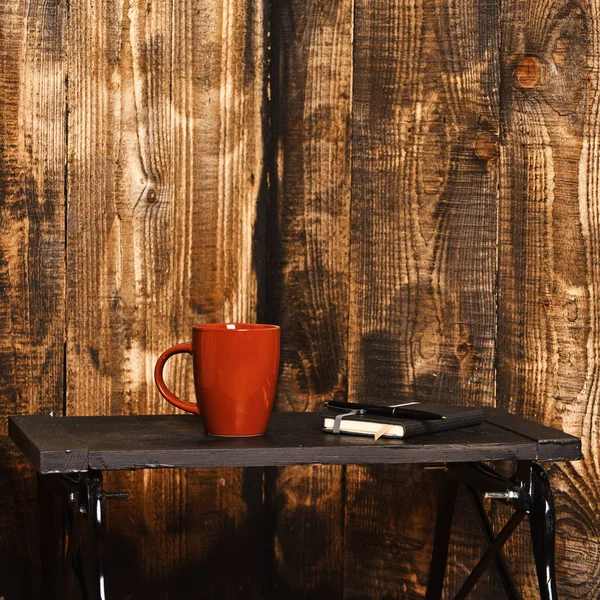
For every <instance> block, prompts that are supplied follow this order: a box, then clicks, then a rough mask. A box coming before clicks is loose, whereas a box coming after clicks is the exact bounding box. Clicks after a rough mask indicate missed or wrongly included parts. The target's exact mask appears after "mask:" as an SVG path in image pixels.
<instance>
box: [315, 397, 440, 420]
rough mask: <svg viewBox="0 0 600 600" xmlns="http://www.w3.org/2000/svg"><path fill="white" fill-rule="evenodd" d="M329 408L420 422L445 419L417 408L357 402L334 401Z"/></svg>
mask: <svg viewBox="0 0 600 600" xmlns="http://www.w3.org/2000/svg"><path fill="white" fill-rule="evenodd" d="M325 406H326V407H327V408H333V409H334V410H356V411H358V413H359V414H363V415H379V416H382V417H404V418H408V419H418V420H419V421H433V420H436V419H445V418H446V417H445V416H444V415H441V414H439V413H436V412H432V411H430V410H419V409H417V408H409V406H410V405H407V406H381V405H378V404H357V403H356V402H338V401H337V400H332V401H331V402H326V403H325Z"/></svg>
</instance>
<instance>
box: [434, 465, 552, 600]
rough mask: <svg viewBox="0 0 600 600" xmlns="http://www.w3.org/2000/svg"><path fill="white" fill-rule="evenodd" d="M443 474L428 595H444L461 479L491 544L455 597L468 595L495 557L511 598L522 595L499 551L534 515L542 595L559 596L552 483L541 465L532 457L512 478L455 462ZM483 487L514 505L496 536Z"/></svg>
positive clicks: (488, 494)
mask: <svg viewBox="0 0 600 600" xmlns="http://www.w3.org/2000/svg"><path fill="white" fill-rule="evenodd" d="M443 478H444V479H445V481H443V482H442V483H440V485H439V488H438V489H439V495H438V507H437V519H436V530H435V539H434V547H433V554H432V560H431V569H430V573H429V580H428V583H427V595H426V600H438V599H439V598H440V597H441V593H442V588H443V582H444V572H445V568H446V560H447V556H448V544H449V541H450V528H451V525H452V516H453V514H454V507H455V503H456V491H457V488H458V485H459V484H460V483H463V484H465V485H466V487H467V491H468V492H469V495H470V497H471V500H472V501H473V505H474V507H475V510H476V513H477V517H478V520H479V523H480V525H481V527H482V529H483V532H484V535H485V537H486V540H487V542H488V545H489V547H488V550H487V551H486V552H485V553H484V555H483V556H482V557H481V559H480V561H479V563H478V564H477V565H476V566H475V568H474V569H473V572H472V573H471V574H470V575H469V577H468V578H467V580H466V581H465V583H464V584H463V585H462V587H461V588H460V590H459V591H458V593H457V595H456V596H455V600H462V599H463V598H465V597H466V596H467V594H468V593H469V592H470V590H471V589H473V587H474V586H475V584H476V583H477V581H478V580H479V578H480V577H481V575H482V574H483V572H484V571H485V569H486V567H487V566H488V565H489V564H490V563H491V562H492V561H494V563H495V565H496V569H497V570H498V574H499V575H500V579H501V580H502V583H503V586H504V589H505V591H506V594H507V597H508V598H509V599H510V600H519V598H520V596H519V594H518V592H517V590H516V587H515V585H514V582H513V581H512V578H511V577H510V574H509V573H508V570H507V568H506V564H505V562H504V559H503V558H502V556H501V555H500V554H499V552H500V549H501V547H502V546H503V545H504V543H505V542H506V541H507V540H508V539H509V537H510V536H511V534H512V533H513V531H514V530H515V529H516V528H517V526H518V525H519V523H520V522H521V521H522V520H523V519H524V518H525V516H527V517H528V518H529V524H530V529H531V538H532V542H533V551H534V556H535V562H536V570H537V575H538V582H539V587H540V597H541V600H558V595H557V591H556V575H555V568H554V504H553V502H552V493H551V490H550V484H549V483H548V478H547V477H546V474H545V473H544V471H543V469H542V467H541V466H540V465H538V464H536V463H532V462H520V463H517V469H516V471H515V473H514V474H513V476H512V477H510V478H507V477H503V476H501V475H499V474H498V473H496V472H495V471H494V470H493V469H491V468H490V467H488V466H487V465H485V464H483V463H467V464H452V465H448V466H447V467H445V473H444V474H443ZM478 492H479V493H483V495H484V497H486V498H491V499H492V500H496V501H500V502H503V503H505V504H508V505H509V506H511V507H512V508H513V509H514V510H515V513H514V515H513V516H512V517H511V518H510V520H509V521H508V523H507V524H506V525H505V526H504V528H503V529H502V531H501V532H500V533H499V534H498V535H497V536H494V534H493V532H492V527H491V524H490V522H489V520H488V518H487V515H486V514H485V510H484V508H483V504H482V503H481V501H480V500H479V496H478Z"/></svg>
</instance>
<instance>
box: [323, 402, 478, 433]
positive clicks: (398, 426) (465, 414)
mask: <svg viewBox="0 0 600 600" xmlns="http://www.w3.org/2000/svg"><path fill="white" fill-rule="evenodd" d="M413 406H414V408H415V409H419V410H427V411H432V412H437V413H441V414H443V415H445V417H446V418H445V419H435V420H431V421H420V420H417V419H406V418H397V417H380V416H378V415H368V414H367V415H353V414H347V412H340V411H333V410H332V411H330V412H327V413H323V430H324V431H327V432H329V433H336V432H334V429H335V418H336V417H340V416H341V415H345V416H342V417H341V420H340V421H339V425H340V427H339V433H349V434H352V435H366V436H372V437H374V438H375V439H379V438H380V437H387V438H408V437H413V436H415V435H422V434H425V433H435V432H438V431H447V430H449V429H459V428H461V427H472V426H473V425H479V424H480V423H483V420H484V416H483V408H481V407H469V406H447V405H445V404H425V403H423V404H421V403H419V404H414V405H411V407H413ZM407 408H408V407H407ZM348 412H349V411H348Z"/></svg>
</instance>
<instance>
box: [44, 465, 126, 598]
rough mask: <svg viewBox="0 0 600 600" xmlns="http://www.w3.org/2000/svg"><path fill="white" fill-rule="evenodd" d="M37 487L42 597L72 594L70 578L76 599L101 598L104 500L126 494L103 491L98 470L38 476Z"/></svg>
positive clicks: (103, 584) (68, 595) (102, 593)
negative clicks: (77, 595) (75, 583)
mask: <svg viewBox="0 0 600 600" xmlns="http://www.w3.org/2000/svg"><path fill="white" fill-rule="evenodd" d="M38 487H39V505H40V519H41V523H40V524H41V526H40V534H41V535H40V542H41V558H42V590H43V592H42V593H43V597H44V599H48V600H50V599H51V600H56V599H57V598H61V599H64V600H66V599H67V598H72V593H73V592H74V590H73V584H74V582H75V581H76V582H77V588H78V593H79V597H80V598H81V599H82V600H88V598H89V599H93V600H105V599H106V594H105V582H104V531H105V514H104V501H105V499H106V498H111V497H117V498H124V497H127V496H128V494H127V493H119V494H107V493H106V492H105V491H104V488H103V486H102V473H101V472H100V471H90V472H88V473H79V474H76V475H72V476H71V475H62V474H57V475H40V476H39V480H38ZM86 532H87V533H91V538H92V539H91V544H86V543H85V541H86V538H87V537H88V536H86ZM88 546H91V552H88V551H86V550H88ZM90 555H91V556H90Z"/></svg>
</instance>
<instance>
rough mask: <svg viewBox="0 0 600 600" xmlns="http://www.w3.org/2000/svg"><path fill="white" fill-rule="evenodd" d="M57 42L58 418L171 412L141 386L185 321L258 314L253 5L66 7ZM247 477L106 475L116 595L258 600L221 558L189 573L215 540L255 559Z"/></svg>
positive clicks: (257, 28)
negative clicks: (61, 191) (64, 167)
mask: <svg viewBox="0 0 600 600" xmlns="http://www.w3.org/2000/svg"><path fill="white" fill-rule="evenodd" d="M68 39H69V53H68V65H69V68H68V73H69V91H68V106H69V128H68V153H69V161H68V178H67V196H68V204H67V219H66V220H67V268H68V277H67V281H68V305H67V356H68V365H67V399H66V405H67V414H72V415H77V414H107V415H108V414H131V413H133V414H145V413H148V414H155V413H165V412H174V411H175V409H174V408H173V407H171V406H170V405H169V404H167V403H166V402H165V401H164V400H163V399H162V398H161V397H160V396H159V394H158V392H157V391H156V389H155V386H154V383H153V367H154V364H155V362H156V359H157V358H158V356H159V354H160V353H161V352H162V351H163V350H165V349H166V348H168V347H169V346H171V345H173V344H175V343H178V342H181V341H185V340H187V339H189V337H190V334H191V326H192V324H193V323H195V322H204V321H244V320H254V319H255V315H256V303H257V295H258V292H257V289H258V281H257V277H256V269H257V264H259V263H260V260H261V258H260V256H258V255H257V254H256V253H255V252H253V247H254V232H255V221H256V218H257V213H258V205H259V201H260V200H259V198H260V194H261V189H262V188H263V186H264V178H265V175H264V173H265V170H264V164H263V149H264V136H265V132H264V123H265V106H264V105H265V101H266V76H265V70H264V63H265V60H264V56H265V47H266V34H265V20H264V7H263V3H262V1H253V0H248V1H245V0H223V1H219V2H209V3H203V4H195V3H194V4H192V3H189V2H183V1H182V2H170V1H169V2H167V1H155V2H144V3H128V2H118V1H116V0H114V1H111V2H106V3H99V2H95V1H94V0H90V1H88V2H77V3H73V4H72V5H71V8H70V15H69V38H68ZM259 251H260V248H259V249H258V250H257V252H259ZM189 366H190V365H189V363H188V362H185V358H182V359H181V360H176V359H174V360H173V361H172V362H171V364H170V365H169V367H170V368H169V369H168V373H167V378H168V381H169V384H170V385H171V386H172V387H173V389H174V390H176V391H177V393H178V394H180V395H182V396H184V397H188V398H191V397H193V386H192V377H191V370H190V368H189ZM254 480H255V476H254V475H253V474H251V473H248V474H245V473H243V472H238V471H236V472H233V471H223V472H218V471H215V472H208V473H191V472H190V473H187V472H184V471H170V472H144V473H141V474H129V475H124V476H119V477H116V476H115V477H111V478H108V481H107V487H108V486H111V487H119V488H124V489H127V490H128V491H130V492H131V500H129V501H128V502H127V510H124V509H123V507H122V506H121V505H118V506H115V509H114V510H112V509H111V510H110V511H109V514H108V520H109V523H110V526H111V533H112V536H113V548H115V549H116V551H115V552H114V553H112V554H111V556H112V558H113V572H115V570H116V571H117V572H118V573H119V577H118V578H117V579H116V580H115V579H113V585H114V586H115V589H119V588H120V591H119V594H121V593H123V590H129V591H130V593H134V594H137V595H140V597H141V595H142V594H147V592H148V590H154V591H155V592H157V593H159V592H160V591H161V590H162V592H161V593H164V594H167V593H168V589H169V586H171V587H172V588H174V589H180V587H181V586H186V585H187V586H190V585H193V586H194V587H195V589H196V590H197V591H198V593H201V592H203V591H204V592H205V593H206V594H208V595H211V594H214V590H215V589H216V588H217V587H219V586H220V587H221V594H222V597H227V596H228V594H230V595H231V597H236V598H242V597H253V596H254V591H255V589H254V588H256V586H257V585H258V587H260V579H258V580H254V579H252V578H250V577H249V576H248V574H247V573H252V574H254V575H259V573H260V571H257V570H256V569H254V568H253V564H252V563H251V562H249V563H248V564H246V563H242V564H243V565H244V568H241V569H239V570H238V571H237V577H235V578H234V577H231V575H230V573H229V570H228V569H225V565H224V564H223V565H222V567H221V568H218V569H217V568H214V566H213V568H211V569H209V574H208V575H207V574H206V572H205V571H204V570H202V569H198V568H196V566H195V565H197V564H206V565H208V564H211V561H213V560H214V557H213V554H214V552H215V551H216V547H217V546H219V547H220V548H221V553H222V554H223V555H226V554H227V553H231V554H232V555H238V554H239V553H241V554H245V553H246V552H247V553H248V554H249V555H255V556H257V560H259V557H260V556H261V553H260V552H259V553H256V551H255V550H256V549H255V548H254V546H253V545H252V544H253V543H254V542H253V539H252V536H251V535H250V534H249V533H248V532H250V531H254V528H255V525H253V524H251V523H250V522H249V521H248V520H247V519H246V518H245V516H244V510H249V509H248V508H245V507H247V505H248V506H254V504H258V505H260V503H261V498H262V484H261V485H255V481H254ZM258 480H259V482H261V481H262V475H260V476H259V478H258ZM111 506H114V505H111ZM242 509H244V510H242ZM258 518H259V522H260V516H258ZM188 527H190V528H193V529H191V530H189V532H188ZM226 532H227V533H226ZM235 534H239V537H240V538H241V539H244V540H246V541H245V542H244V541H239V542H238V541H237V540H236V535H235ZM159 548H160V551H157V549H159ZM132 560H133V561H134V562H135V565H134V566H135V568H133V569H132V570H131V572H129V569H127V568H123V567H124V566H125V565H128V564H129V562H131V561H132ZM246 567H247V568H248V572H246V571H245V568H246ZM256 581H258V582H259V583H258V584H257V583H256ZM130 585H131V586H135V587H134V588H132V589H130V588H129V587H128V586H130ZM211 590H212V591H211Z"/></svg>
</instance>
